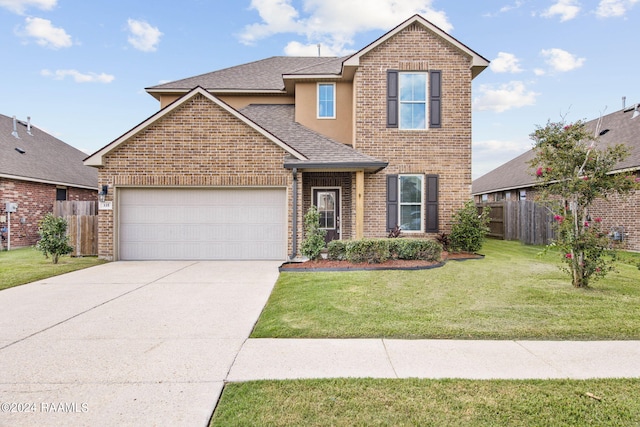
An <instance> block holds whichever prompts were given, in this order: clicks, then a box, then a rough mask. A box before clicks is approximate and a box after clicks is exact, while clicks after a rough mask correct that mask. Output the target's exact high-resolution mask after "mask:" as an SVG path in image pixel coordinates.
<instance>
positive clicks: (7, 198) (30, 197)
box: [0, 178, 97, 249]
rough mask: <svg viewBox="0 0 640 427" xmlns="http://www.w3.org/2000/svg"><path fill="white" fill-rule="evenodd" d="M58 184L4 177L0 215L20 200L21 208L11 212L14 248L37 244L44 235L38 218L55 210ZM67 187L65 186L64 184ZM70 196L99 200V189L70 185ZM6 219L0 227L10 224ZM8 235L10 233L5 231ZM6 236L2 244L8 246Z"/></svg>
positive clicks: (0, 192)
mask: <svg viewBox="0 0 640 427" xmlns="http://www.w3.org/2000/svg"><path fill="white" fill-rule="evenodd" d="M58 187H61V186H56V185H54V184H43V183H39V182H30V181H21V180H15V179H7V178H0V216H5V217H6V216H7V213H6V209H5V208H6V202H12V203H17V204H18V211H17V212H15V213H12V214H11V248H12V249H13V248H20V247H25V246H33V245H35V244H36V243H37V242H38V240H39V239H40V236H39V234H38V222H39V221H40V220H41V219H42V218H43V217H44V216H45V215H46V214H47V213H52V212H53V204H54V202H55V201H56V190H57V188H58ZM63 188H64V187H63ZM66 189H67V200H77V201H89V200H97V191H96V190H87V189H83V188H75V187H66ZM6 225H7V224H6V223H3V224H0V227H6ZM4 237H5V238H6V234H4ZM6 244H7V242H6V240H5V239H3V241H2V248H6Z"/></svg>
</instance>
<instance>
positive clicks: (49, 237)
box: [36, 213, 73, 264]
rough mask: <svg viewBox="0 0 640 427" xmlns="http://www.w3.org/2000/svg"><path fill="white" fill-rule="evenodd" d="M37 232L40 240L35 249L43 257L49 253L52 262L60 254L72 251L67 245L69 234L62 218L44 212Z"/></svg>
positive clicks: (57, 258) (55, 260)
mask: <svg viewBox="0 0 640 427" xmlns="http://www.w3.org/2000/svg"><path fill="white" fill-rule="evenodd" d="M38 234H40V240H39V241H38V243H37V244H36V249H38V250H39V251H41V252H42V253H43V254H44V256H45V257H48V256H49V255H51V260H52V261H53V263H54V264H57V263H58V260H59V259H60V255H66V254H69V253H71V252H72V251H73V248H72V247H71V246H69V236H67V221H65V219H64V218H59V217H55V216H53V214H50V213H48V214H46V215H45V216H44V218H42V220H41V221H40V223H39V227H38Z"/></svg>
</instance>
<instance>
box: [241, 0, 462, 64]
mask: <svg viewBox="0 0 640 427" xmlns="http://www.w3.org/2000/svg"><path fill="white" fill-rule="evenodd" d="M431 3H432V0H405V1H402V2H399V1H397V0H352V1H345V0H302V5H301V6H300V7H299V8H296V7H295V6H294V4H293V0H252V1H251V9H254V10H256V11H257V12H258V14H259V15H260V18H261V22H259V23H254V24H251V25H248V26H246V27H245V28H244V30H243V31H242V33H241V34H240V35H239V38H240V41H241V42H243V43H245V44H253V43H255V42H257V41H258V40H260V39H264V38H267V37H269V36H272V35H275V34H284V33H291V34H296V35H300V36H304V37H305V38H306V44H305V43H301V42H297V44H291V43H290V44H289V45H288V50H289V51H293V52H295V51H298V50H300V49H302V47H303V46H304V47H305V48H304V51H307V50H308V51H311V46H313V45H316V44H317V43H319V42H321V43H322V45H323V46H327V47H330V49H331V51H332V52H335V54H337V55H340V54H345V53H346V52H349V49H348V46H349V45H351V44H353V37H354V35H355V34H356V33H358V32H363V31H370V30H389V29H391V28H393V27H395V26H396V25H397V24H398V23H399V22H402V21H404V20H405V19H407V18H409V17H410V16H412V15H414V14H416V13H418V14H420V15H422V16H424V17H425V18H426V19H428V20H429V21H431V22H432V23H433V24H435V25H437V26H438V27H440V28H441V29H443V30H444V31H447V32H448V31H451V30H452V29H453V26H452V25H451V23H450V22H449V20H448V18H447V16H446V14H445V13H444V12H442V11H437V10H435V9H433V8H432V7H431ZM324 51H325V50H324V49H323V52H324ZM316 54H317V48H316ZM324 54H325V53H323V55H324Z"/></svg>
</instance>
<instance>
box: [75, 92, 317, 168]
mask: <svg viewBox="0 0 640 427" xmlns="http://www.w3.org/2000/svg"><path fill="white" fill-rule="evenodd" d="M196 95H202V96H204V97H205V98H207V99H208V100H210V101H211V102H212V103H214V104H216V105H218V106H219V107H221V108H222V109H224V110H225V111H227V112H228V113H229V114H231V115H233V116H235V117H236V118H237V119H238V120H240V121H242V122H243V123H244V124H246V125H247V126H249V127H251V128H252V129H254V130H256V131H257V132H258V133H260V134H261V135H263V136H264V137H265V138H267V139H268V140H270V141H271V142H273V143H274V144H276V145H278V146H279V147H280V148H282V149H283V150H285V151H286V152H288V153H289V154H291V155H292V156H293V157H295V158H297V159H300V160H306V157H305V156H304V155H303V154H302V153H300V152H299V151H297V150H296V149H294V148H292V147H290V146H289V145H287V144H286V143H285V142H283V141H282V140H280V139H279V138H277V137H276V136H274V135H273V134H271V133H269V132H268V131H267V130H265V129H264V128H262V127H260V126H259V125H257V124H256V123H255V122H253V121H251V120H250V119H249V118H247V117H246V116H244V115H242V114H240V113H239V112H238V111H237V110H235V109H233V108H232V107H230V106H229V105H228V104H226V103H225V102H223V101H221V100H220V99H219V98H217V97H216V96H214V95H212V94H210V93H209V92H208V91H206V90H205V89H203V88H202V87H196V88H195V89H193V90H191V91H190V92H189V93H188V94H186V95H184V96H183V97H181V98H180V99H178V100H177V101H175V102H173V103H172V104H170V105H168V106H166V107H165V108H163V109H162V110H160V111H158V112H157V113H156V114H154V115H153V116H151V117H149V118H148V119H146V120H145V121H143V122H142V123H140V124H139V125H137V126H136V127H134V128H133V129H131V130H129V131H128V132H127V133H125V134H124V135H122V136H120V137H119V138H117V139H116V140H114V141H113V142H111V143H110V144H108V145H106V146H105V147H103V148H102V149H100V150H98V151H97V152H95V153H94V154H92V155H91V156H89V157H87V158H86V159H85V161H84V164H85V165H87V166H95V167H100V166H103V165H104V156H106V155H107V154H108V153H109V152H111V151H112V150H114V149H116V148H117V147H118V146H120V145H121V144H123V143H125V142H126V141H128V140H129V139H130V138H132V137H133V136H135V135H136V134H138V133H139V132H142V131H143V130H145V129H146V128H148V127H149V126H150V125H152V124H153V123H155V122H156V121H158V120H160V119H161V118H163V117H165V116H167V115H168V114H170V113H171V112H172V111H174V110H175V109H177V108H179V107H180V106H181V105H183V104H184V103H186V102H187V101H189V100H190V99H192V98H193V97H194V96H196Z"/></svg>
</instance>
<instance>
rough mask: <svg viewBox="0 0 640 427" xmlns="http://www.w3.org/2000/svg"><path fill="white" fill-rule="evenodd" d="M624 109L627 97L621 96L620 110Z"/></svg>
mask: <svg viewBox="0 0 640 427" xmlns="http://www.w3.org/2000/svg"><path fill="white" fill-rule="evenodd" d="M625 108H627V97H626V96H623V97H622V109H623V110H624V109H625Z"/></svg>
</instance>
